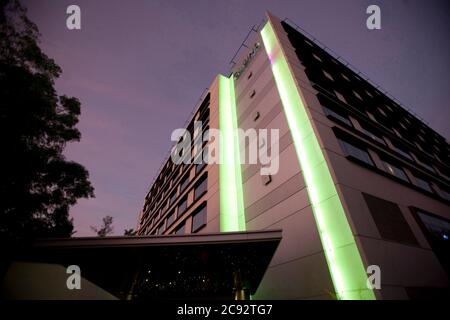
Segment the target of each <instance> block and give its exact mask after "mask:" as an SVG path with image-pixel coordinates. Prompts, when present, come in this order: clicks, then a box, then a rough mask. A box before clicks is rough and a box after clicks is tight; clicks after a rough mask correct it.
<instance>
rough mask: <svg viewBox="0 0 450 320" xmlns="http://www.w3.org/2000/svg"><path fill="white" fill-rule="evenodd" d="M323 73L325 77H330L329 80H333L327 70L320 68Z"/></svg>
mask: <svg viewBox="0 0 450 320" xmlns="http://www.w3.org/2000/svg"><path fill="white" fill-rule="evenodd" d="M322 71H323V74H324V75H325V77H327V78H328V79H330V80H331V81H334V79H333V77H332V76H331V74H329V73H328V72H326V71H325V70H322Z"/></svg>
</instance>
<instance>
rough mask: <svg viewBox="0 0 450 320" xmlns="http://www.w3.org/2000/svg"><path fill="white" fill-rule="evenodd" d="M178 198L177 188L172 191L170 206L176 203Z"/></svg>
mask: <svg viewBox="0 0 450 320" xmlns="http://www.w3.org/2000/svg"><path fill="white" fill-rule="evenodd" d="M176 199H177V191H176V190H175V191H174V192H172V193H171V195H170V202H169V206H170V205H172V204H174V203H175V200H176Z"/></svg>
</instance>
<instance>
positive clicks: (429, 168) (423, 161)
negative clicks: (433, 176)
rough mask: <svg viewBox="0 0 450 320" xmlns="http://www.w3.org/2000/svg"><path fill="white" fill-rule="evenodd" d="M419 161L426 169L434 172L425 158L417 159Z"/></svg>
mask: <svg viewBox="0 0 450 320" xmlns="http://www.w3.org/2000/svg"><path fill="white" fill-rule="evenodd" d="M419 163H420V164H421V165H422V166H423V167H425V168H427V169H428V170H430V171H431V172H435V170H434V169H433V167H432V166H430V165H429V164H428V163H427V160H423V159H419Z"/></svg>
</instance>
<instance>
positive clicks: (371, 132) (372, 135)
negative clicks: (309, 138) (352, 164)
mask: <svg viewBox="0 0 450 320" xmlns="http://www.w3.org/2000/svg"><path fill="white" fill-rule="evenodd" d="M323 108H324V111H325V114H326V115H327V116H330V117H332V118H334V119H337V120H338V121H339V122H341V123H344V124H346V125H347V126H349V127H354V126H353V123H352V121H351V120H350V118H349V117H348V116H347V115H345V114H344V113H342V112H336V111H334V110H332V109H330V108H329V107H326V106H324V107H323ZM360 127H361V129H362V132H363V133H365V134H366V135H367V136H368V137H370V138H371V139H372V140H374V141H376V142H378V143H379V144H382V145H384V146H386V147H387V146H388V144H387V143H386V140H385V139H386V138H385V137H383V136H382V135H381V134H380V133H378V132H376V130H374V129H372V128H369V126H368V125H367V124H361V123H360ZM391 147H392V149H393V150H394V151H396V152H397V153H398V154H400V155H401V156H403V157H404V158H406V159H408V160H409V161H411V162H414V163H418V164H419V165H421V166H422V167H424V168H426V169H427V170H429V171H431V172H433V173H434V174H438V175H441V176H442V177H444V178H446V179H447V180H450V177H449V176H448V175H447V174H444V173H443V172H442V170H439V169H437V168H434V167H432V166H431V165H430V164H428V163H427V161H426V160H424V159H423V158H421V157H420V156H417V155H416V154H414V157H413V156H412V155H411V153H410V152H409V151H407V150H405V149H404V148H403V147H401V146H399V145H398V144H396V143H395V142H391Z"/></svg>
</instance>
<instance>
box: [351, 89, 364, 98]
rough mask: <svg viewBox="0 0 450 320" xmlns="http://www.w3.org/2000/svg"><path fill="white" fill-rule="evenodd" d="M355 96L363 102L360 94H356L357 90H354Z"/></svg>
mask: <svg viewBox="0 0 450 320" xmlns="http://www.w3.org/2000/svg"><path fill="white" fill-rule="evenodd" d="M353 94H354V95H355V96H356V97H357V98H358V99H359V100H362V98H361V96H360V95H359V93H358V92H356V91H355V90H353Z"/></svg>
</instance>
